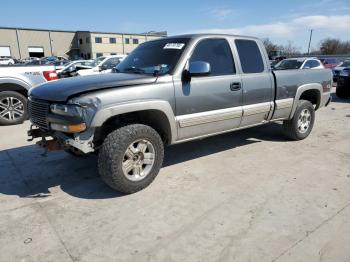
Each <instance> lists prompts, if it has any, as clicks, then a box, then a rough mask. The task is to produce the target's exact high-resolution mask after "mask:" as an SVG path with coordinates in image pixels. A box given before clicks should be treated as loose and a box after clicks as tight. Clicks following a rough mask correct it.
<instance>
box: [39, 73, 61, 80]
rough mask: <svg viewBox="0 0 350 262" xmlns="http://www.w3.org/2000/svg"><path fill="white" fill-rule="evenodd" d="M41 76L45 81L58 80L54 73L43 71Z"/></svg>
mask: <svg viewBox="0 0 350 262" xmlns="http://www.w3.org/2000/svg"><path fill="white" fill-rule="evenodd" d="M43 75H44V77H45V79H46V80H47V81H52V80H57V79H58V77H57V73H56V71H44V72H43Z"/></svg>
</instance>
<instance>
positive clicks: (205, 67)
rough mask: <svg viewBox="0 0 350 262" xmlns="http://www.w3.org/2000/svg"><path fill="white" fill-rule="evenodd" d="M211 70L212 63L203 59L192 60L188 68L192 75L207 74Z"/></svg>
mask: <svg viewBox="0 0 350 262" xmlns="http://www.w3.org/2000/svg"><path fill="white" fill-rule="evenodd" d="M210 71H211V70H210V64H209V63H207V62H203V61H195V62H191V63H190V66H189V70H188V72H189V74H190V76H207V75H209V74H210Z"/></svg>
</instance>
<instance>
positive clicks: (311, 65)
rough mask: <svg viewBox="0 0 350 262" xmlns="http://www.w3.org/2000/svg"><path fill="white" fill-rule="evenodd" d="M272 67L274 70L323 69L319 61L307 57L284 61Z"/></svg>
mask: <svg viewBox="0 0 350 262" xmlns="http://www.w3.org/2000/svg"><path fill="white" fill-rule="evenodd" d="M272 67H273V69H275V70H286V69H322V68H324V67H323V65H322V63H321V61H320V60H318V59H317V58H308V57H299V58H288V59H284V60H282V61H280V62H279V63H277V64H275V65H274V66H272Z"/></svg>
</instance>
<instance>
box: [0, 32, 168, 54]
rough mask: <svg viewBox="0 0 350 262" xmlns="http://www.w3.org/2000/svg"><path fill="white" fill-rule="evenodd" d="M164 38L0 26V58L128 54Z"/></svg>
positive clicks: (164, 33)
mask: <svg viewBox="0 0 350 262" xmlns="http://www.w3.org/2000/svg"><path fill="white" fill-rule="evenodd" d="M166 35H167V32H149V33H144V34H129V33H106V32H90V31H62V30H46V29H30V28H9V27H0V56H12V57H13V58H17V59H24V58H27V57H44V56H63V57H67V58H68V57H70V58H78V57H83V58H85V59H90V58H96V57H99V56H104V55H114V54H128V53H130V52H131V51H132V50H133V49H134V48H135V47H137V46H138V45H139V44H141V43H143V42H145V41H149V40H153V39H157V38H160V37H164V36H166Z"/></svg>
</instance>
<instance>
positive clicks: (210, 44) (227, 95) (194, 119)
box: [174, 37, 242, 140]
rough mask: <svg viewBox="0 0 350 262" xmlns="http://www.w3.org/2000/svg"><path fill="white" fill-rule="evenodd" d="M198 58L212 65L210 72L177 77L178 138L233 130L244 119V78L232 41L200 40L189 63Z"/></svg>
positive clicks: (222, 38) (195, 45) (217, 38)
mask: <svg viewBox="0 0 350 262" xmlns="http://www.w3.org/2000/svg"><path fill="white" fill-rule="evenodd" d="M198 61H203V62H207V63H209V64H210V66H211V72H210V74H209V75H206V76H198V77H195V76H192V77H191V80H190V81H180V80H174V85H175V99H176V120H177V123H178V139H179V140H182V139H188V138H193V137H198V136H202V135H210V134H213V133H216V132H221V131H225V130H230V129H234V128H236V127H238V126H239V124H240V122H241V117H242V89H241V78H240V76H239V75H238V74H237V73H236V63H235V59H234V56H233V55H232V49H231V44H230V43H229V41H228V40H227V39H226V38H225V37H215V38H214V37H213V38H203V39H200V40H199V41H198V42H196V43H195V44H194V46H193V47H192V49H191V51H190V54H189V57H188V60H187V66H188V65H189V64H190V63H191V62H198Z"/></svg>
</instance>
